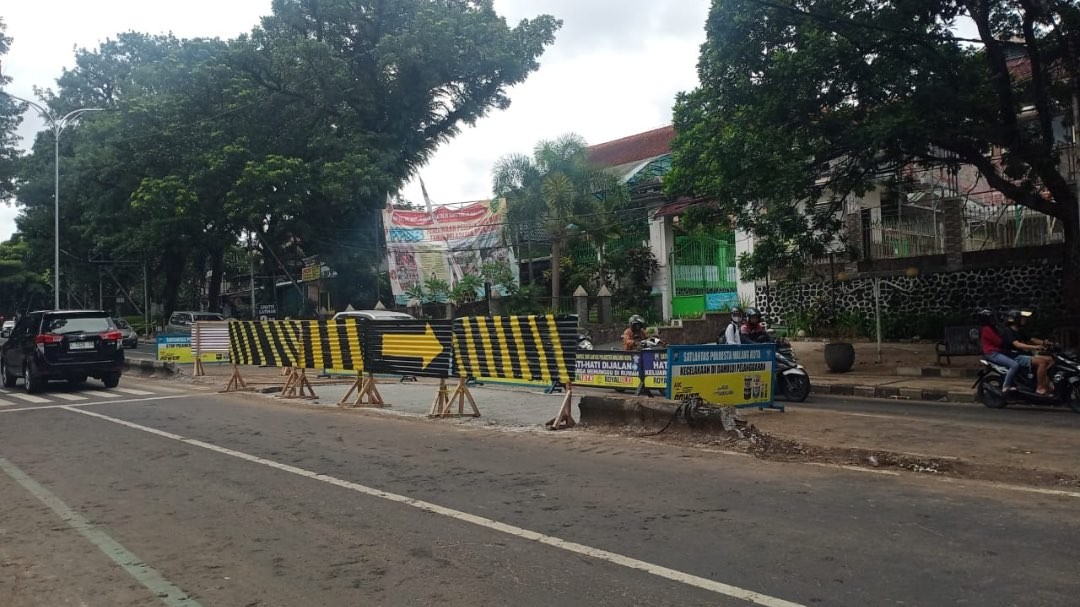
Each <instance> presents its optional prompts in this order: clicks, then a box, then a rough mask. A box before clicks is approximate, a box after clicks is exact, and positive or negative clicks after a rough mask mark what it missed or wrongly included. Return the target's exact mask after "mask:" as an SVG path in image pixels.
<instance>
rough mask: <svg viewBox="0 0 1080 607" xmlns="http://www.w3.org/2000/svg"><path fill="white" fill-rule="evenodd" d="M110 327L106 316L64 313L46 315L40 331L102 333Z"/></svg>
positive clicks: (59, 333)
mask: <svg viewBox="0 0 1080 607" xmlns="http://www.w3.org/2000/svg"><path fill="white" fill-rule="evenodd" d="M112 328H113V327H112V322H110V321H109V318H108V317H107V316H88V315H67V314H65V315H63V316H46V317H45V322H44V324H43V326H42V327H41V332H42V333H55V334H57V335H70V334H73V333H104V332H105V331H108V330H109V329H112Z"/></svg>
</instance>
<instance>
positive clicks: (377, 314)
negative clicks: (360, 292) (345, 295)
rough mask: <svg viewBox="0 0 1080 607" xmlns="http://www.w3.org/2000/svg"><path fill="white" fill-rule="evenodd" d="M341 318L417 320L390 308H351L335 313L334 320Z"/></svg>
mask: <svg viewBox="0 0 1080 607" xmlns="http://www.w3.org/2000/svg"><path fill="white" fill-rule="evenodd" d="M339 318H359V319H362V320H416V319H415V318H413V317H412V316H410V315H408V314H405V313H404V312H392V311H390V310H349V311H347V312H338V313H337V314H334V320H337V319H339Z"/></svg>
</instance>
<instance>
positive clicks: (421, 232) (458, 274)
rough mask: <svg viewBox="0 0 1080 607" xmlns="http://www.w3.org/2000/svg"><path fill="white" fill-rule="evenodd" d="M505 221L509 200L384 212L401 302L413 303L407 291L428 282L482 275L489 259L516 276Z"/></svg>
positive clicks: (393, 285)
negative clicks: (426, 209)
mask: <svg viewBox="0 0 1080 607" xmlns="http://www.w3.org/2000/svg"><path fill="white" fill-rule="evenodd" d="M505 225H506V203H505V201H504V200H501V199H496V200H482V201H479V202H472V203H468V204H466V205H463V206H460V207H457V208H450V207H437V208H435V209H434V210H433V211H432V212H431V213H428V212H427V211H404V210H400V209H393V208H388V209H386V210H384V211H383V226H384V227H385V229H386V251H387V264H388V265H389V268H390V287H391V290H392V291H393V293H394V297H395V298H396V299H397V302H398V304H400V305H405V304H407V303H408V302H409V296H408V295H406V293H407V292H410V291H414V290H415V288H416V287H417V285H422V284H423V283H424V281H426V280H429V279H432V278H434V279H438V280H442V281H445V282H446V283H447V284H448V285H450V286H451V287H452V286H453V285H455V284H456V283H457V281H459V280H461V278H462V277H463V276H479V275H480V268H481V267H482V266H483V265H484V264H486V263H489V262H499V263H504V264H507V265H509V267H510V268H511V269H512V270H514V271H515V272H514V273H515V275H516V273H517V272H516V269H517V261H516V260H515V259H514V255H513V251H512V250H511V249H510V247H509V246H507V244H506V241H505V238H504V237H503V233H504V227H505ZM477 295H478V296H481V295H483V293H482V292H478V293H477Z"/></svg>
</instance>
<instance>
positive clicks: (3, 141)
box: [0, 18, 25, 201]
mask: <svg viewBox="0 0 1080 607" xmlns="http://www.w3.org/2000/svg"><path fill="white" fill-rule="evenodd" d="M6 30H7V27H6V26H5V25H4V20H3V19H2V18H0V58H3V56H4V55H6V54H7V52H8V48H10V46H11V38H9V37H8V36H5V35H4V32H5V31H6ZM8 84H11V78H10V77H7V76H4V75H3V73H0V201H3V200H7V199H8V198H9V197H10V196H11V195H12V194H14V192H15V165H16V160H17V159H18V158H19V148H18V143H19V140H18V136H17V135H16V134H15V129H17V128H19V124H21V123H22V114H23V110H24V109H25V104H22V103H19V102H17V101H15V100H14V99H12V98H11V97H8V96H7V95H5V94H3V87H5V86H7V85H8Z"/></svg>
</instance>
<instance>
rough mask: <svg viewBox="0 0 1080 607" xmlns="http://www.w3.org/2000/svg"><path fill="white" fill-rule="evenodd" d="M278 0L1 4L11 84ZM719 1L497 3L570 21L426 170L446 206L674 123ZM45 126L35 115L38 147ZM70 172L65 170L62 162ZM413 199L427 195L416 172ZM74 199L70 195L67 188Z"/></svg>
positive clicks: (239, 21) (436, 197)
mask: <svg viewBox="0 0 1080 607" xmlns="http://www.w3.org/2000/svg"><path fill="white" fill-rule="evenodd" d="M270 4H271V3H270V0H186V1H185V2H175V1H172V0H94V1H93V2H90V1H87V0H38V1H37V2H33V3H31V2H18V1H16V0H8V1H6V2H4V3H3V7H2V8H0V17H2V18H3V20H4V22H5V23H6V24H7V35H8V36H9V37H11V38H13V41H12V45H11V50H10V52H9V53H8V54H7V55H6V56H5V57H3V72H4V74H5V75H8V76H11V77H12V78H13V79H14V81H13V82H12V83H11V84H10V85H9V86H8V87H7V90H8V91H10V92H11V93H12V94H14V95H18V96H20V97H24V98H33V94H34V93H33V90H34V87H39V88H55V81H56V79H57V78H58V77H59V76H60V74H61V72H62V71H63V69H64V68H70V67H72V66H73V65H74V62H75V59H74V57H75V50H76V49H77V48H96V47H97V46H98V44H100V43H101V42H104V41H105V40H107V39H109V38H114V37H115V36H116V34H117V33H120V32H125V31H139V32H144V33H148V34H158V33H166V32H172V33H173V34H174V35H176V36H178V37H181V38H196V37H218V38H222V39H227V38H234V37H236V36H237V35H239V34H241V33H243V32H247V31H249V30H250V29H251V28H252V27H253V26H255V25H256V24H257V23H258V20H259V17H261V16H263V15H266V14H269V13H270ZM709 4H710V2H709V0H668V1H666V2H656V1H655V0H495V7H496V10H497V11H498V12H499V14H501V15H503V16H504V17H506V19H507V21H508V22H509V23H510V24H516V23H518V22H519V21H520V20H521V19H523V18H527V17H533V16H535V15H538V14H542V13H547V14H550V15H554V16H555V17H556V18H559V19H562V20H563V27H562V29H561V30H559V32H558V33H557V37H556V40H555V43H554V45H552V46H551V47H549V49H548V51H547V52H546V53H545V54H544V56H543V57H541V59H540V64H541V65H540V69H539V70H538V71H536V72H534V73H533V74H532V75H531V76H530V77H529V79H528V80H526V81H525V82H524V83H522V84H520V85H518V86H516V87H514V88H513V89H511V91H510V97H511V101H512V103H511V106H510V108H509V109H507V110H504V111H496V112H493V113H492V114H489V115H488V116H487V117H486V118H484V119H482V120H480V121H479V122H478V123H477V124H476V126H474V127H465V129H464V130H463V131H462V133H461V134H460V135H459V136H458V137H456V138H454V139H453V140H451V141H449V142H448V143H445V144H443V145H442V147H440V148H439V150H438V151H437V152H436V154H435V155H434V156H433V157H432V159H431V161H430V162H429V163H428V165H427V166H425V167H424V168H422V169H421V170H420V172H419V176H420V177H422V178H423V180H424V183H425V185H426V186H427V190H428V194H429V195H430V196H431V199H432V201H433V202H434V203H435V204H449V203H456V202H466V201H473V200H483V199H487V198H490V197H491V169H492V166H493V165H494V164H495V162H496V161H497V160H498V159H499V158H500V157H501V156H503V155H505V154H510V153H526V154H527V153H530V152H531V151H532V149H533V146H534V145H535V144H536V142H537V141H540V140H542V139H552V138H555V137H558V136H559V135H562V134H564V133H568V132H574V133H577V134H579V135H581V136H583V137H584V138H585V139H586V140H587V141H588V142H589V143H590V144H597V143H603V142H605V141H611V140H613V139H618V138H621V137H626V136H629V135H633V134H635V133H640V132H643V131H648V130H651V129H654V128H659V127H662V126H665V125H667V124H670V123H671V110H672V106H673V104H674V100H675V95H676V94H677V93H678V92H680V91H687V90H690V89H693V88H694V87H695V86H696V85H697V72H696V65H697V59H698V49H699V47H700V45H701V43H702V42H704V41H705V29H704V28H705V19H706V17H707V15H708V10H709ZM42 128H43V122H42V121H41V120H40V119H38V118H37V117H36V116H34V115H32V112H31V113H28V114H27V116H26V120H25V121H24V122H23V125H22V128H21V129H20V131H19V134H20V135H21V136H22V137H23V145H24V147H28V146H29V145H30V143H31V142H32V140H33V137H34V134H35V133H36V132H37V131H38V130H40V129H42ZM61 170H63V167H61ZM402 194H403V195H404V196H405V197H406V198H408V199H409V200H412V201H414V202H422V201H423V196H422V194H421V192H420V185H419V181H418V180H417V179H416V178H414V179H413V180H412V181H411V182H410V183H409V184H407V185H406V186H405V187H404V188H403V190H402ZM60 199H61V204H63V192H61V196H60ZM16 214H17V209H15V208H14V207H11V206H7V205H3V204H0V240H6V239H7V238H8V237H9V236H10V235H11V233H12V232H14V231H15V216H16Z"/></svg>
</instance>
